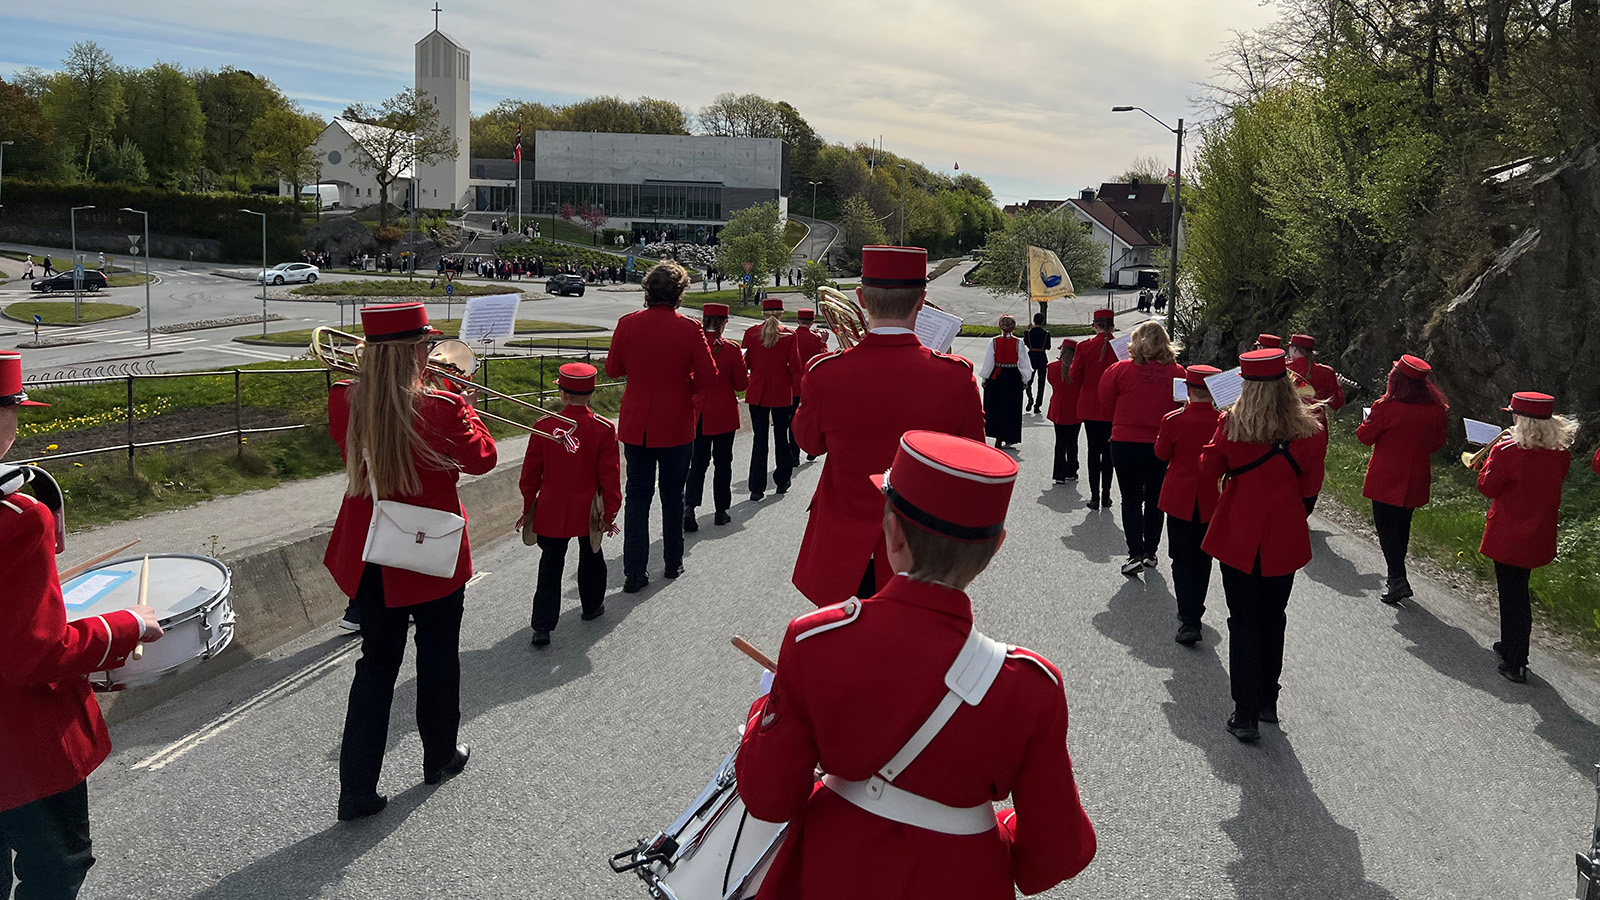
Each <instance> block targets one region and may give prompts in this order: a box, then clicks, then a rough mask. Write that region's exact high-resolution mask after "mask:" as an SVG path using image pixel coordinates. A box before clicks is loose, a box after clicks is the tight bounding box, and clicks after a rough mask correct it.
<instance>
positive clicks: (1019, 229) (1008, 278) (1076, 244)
mask: <svg viewBox="0 0 1600 900" xmlns="http://www.w3.org/2000/svg"><path fill="white" fill-rule="evenodd" d="M1030 246H1033V247H1042V248H1043V249H1045V250H1052V251H1054V252H1055V254H1056V256H1057V257H1059V258H1060V259H1061V264H1062V265H1063V266H1065V267H1066V269H1067V274H1068V275H1069V276H1071V278H1072V283H1073V285H1074V286H1076V287H1078V288H1079V289H1080V290H1081V289H1084V288H1086V287H1088V286H1090V285H1098V284H1100V283H1101V282H1102V281H1103V280H1104V274H1103V273H1104V269H1103V268H1102V267H1103V266H1104V265H1105V251H1104V248H1102V247H1101V246H1100V245H1099V244H1098V243H1096V242H1095V240H1094V238H1093V237H1091V236H1090V234H1089V232H1088V230H1087V229H1085V228H1084V226H1083V223H1082V222H1081V221H1079V220H1078V219H1077V217H1075V216H1072V215H1068V214H1067V213H1064V212H1057V211H1054V210H1023V211H1022V212H1019V213H1017V214H1016V215H1015V216H1012V217H1011V218H1010V219H1008V220H1007V221H1006V223H1005V227H1004V228H1001V229H999V230H996V231H991V232H989V236H988V239H987V240H986V241H985V242H984V245H983V265H982V266H981V267H979V269H978V271H977V273H976V274H975V275H974V276H973V278H974V280H975V281H977V283H978V284H980V285H982V286H983V287H984V288H986V289H987V290H988V291H989V293H991V294H997V295H1003V294H1013V293H1017V292H1019V291H1021V290H1022V278H1023V272H1024V269H1025V268H1026V266H1027V264H1028V247H1030Z"/></svg>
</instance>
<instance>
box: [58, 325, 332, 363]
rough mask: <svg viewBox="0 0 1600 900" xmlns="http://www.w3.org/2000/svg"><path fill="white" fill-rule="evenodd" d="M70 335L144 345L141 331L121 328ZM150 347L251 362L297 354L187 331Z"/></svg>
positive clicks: (135, 346) (154, 341)
mask: <svg viewBox="0 0 1600 900" xmlns="http://www.w3.org/2000/svg"><path fill="white" fill-rule="evenodd" d="M72 336H73V337H74V338H84V339H87V340H91V341H102V342H105V343H108V344H117V345H119V346H122V347H127V348H128V349H130V350H142V349H144V347H145V335H144V332H142V331H129V330H127V329H124V328H78V329H73V331H72ZM150 349H151V350H165V351H172V350H184V351H191V352H195V351H209V352H213V353H222V354H226V355H228V356H237V357H241V358H244V359H249V360H251V361H261V360H269V361H272V362H283V361H285V360H290V359H294V358H295V357H296V356H298V355H300V354H299V353H298V352H297V351H295V350H291V349H289V348H285V349H283V350H276V349H272V348H267V347H242V346H239V345H238V344H235V343H233V342H232V341H229V340H226V339H224V340H221V341H208V340H206V339H205V338H199V337H194V336H192V335H187V334H157V335H152V336H151V338H150Z"/></svg>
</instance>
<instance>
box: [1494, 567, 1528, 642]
mask: <svg viewBox="0 0 1600 900" xmlns="http://www.w3.org/2000/svg"><path fill="white" fill-rule="evenodd" d="M1532 576H1533V570H1532V569H1524V568H1522V567H1521V566H1508V565H1506V564H1505V563H1503V562H1497V563H1495V564H1494V580H1495V584H1497V585H1498V586H1499V588H1500V655H1501V656H1502V657H1504V658H1505V661H1506V665H1508V666H1513V667H1517V668H1520V667H1522V666H1525V665H1527V664H1528V640H1529V638H1531V637H1532V636H1533V599H1532V597H1531V596H1530V595H1529V593H1528V579H1529V578H1531V577H1532Z"/></svg>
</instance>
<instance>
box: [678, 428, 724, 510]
mask: <svg viewBox="0 0 1600 900" xmlns="http://www.w3.org/2000/svg"><path fill="white" fill-rule="evenodd" d="M733 435H734V432H732V431H730V432H728V433H727V434H706V433H705V432H703V431H701V430H700V429H699V426H696V427H695V436H694V452H693V454H692V457H691V460H690V462H689V480H688V481H686V482H685V483H684V486H683V511H684V514H685V515H693V514H694V509H695V507H697V506H699V505H700V501H701V500H703V499H704V498H705V492H706V469H708V468H710V467H711V465H712V463H715V464H716V470H715V471H714V472H712V473H711V502H712V503H714V504H716V506H715V508H716V510H717V512H723V511H725V510H727V508H728V507H730V506H732V505H733Z"/></svg>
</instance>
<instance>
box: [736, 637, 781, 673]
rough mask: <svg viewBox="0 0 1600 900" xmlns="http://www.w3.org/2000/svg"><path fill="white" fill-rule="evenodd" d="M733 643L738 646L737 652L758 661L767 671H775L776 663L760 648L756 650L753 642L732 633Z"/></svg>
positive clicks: (776, 669) (776, 668)
mask: <svg viewBox="0 0 1600 900" xmlns="http://www.w3.org/2000/svg"><path fill="white" fill-rule="evenodd" d="M733 645H734V646H735V647H738V648H739V652H741V653H743V654H744V655H745V656H748V657H750V658H751V659H753V660H755V661H756V662H758V663H760V664H761V666H762V668H764V669H766V670H767V671H768V672H776V671H778V664H777V663H775V662H773V661H772V660H771V659H770V658H768V657H767V655H766V654H765V653H762V652H761V651H760V650H757V649H756V648H755V645H754V644H752V643H750V642H749V641H747V640H745V639H744V638H742V637H739V636H738V635H734V636H733Z"/></svg>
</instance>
